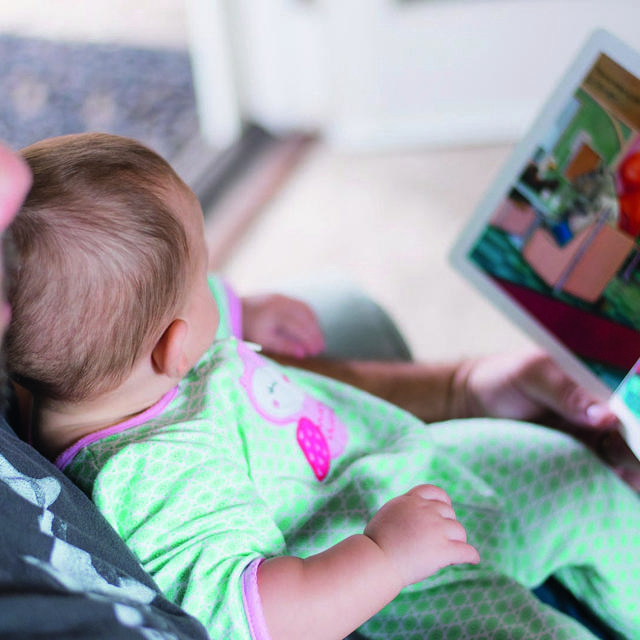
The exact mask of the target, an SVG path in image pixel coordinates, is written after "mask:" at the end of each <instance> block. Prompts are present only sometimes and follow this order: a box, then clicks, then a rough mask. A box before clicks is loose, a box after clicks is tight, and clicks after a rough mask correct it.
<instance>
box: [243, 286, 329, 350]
mask: <svg viewBox="0 0 640 640" xmlns="http://www.w3.org/2000/svg"><path fill="white" fill-rule="evenodd" d="M242 335H243V338H244V339H245V340H249V341H251V342H256V343H257V344H259V345H261V346H262V347H263V348H264V350H265V351H269V352H271V353H274V354H278V355H283V356H292V357H294V358H304V357H306V356H315V355H318V354H319V353H320V352H322V351H323V350H324V336H323V335H322V330H321V329H320V324H319V323H318V320H317V318H316V316H315V314H314V312H313V311H312V310H311V308H310V307H309V306H308V305H307V304H305V303H304V302H302V301H301V300H295V299H294V298H289V297H287V296H283V295H280V294H267V295H257V296H247V297H244V298H242Z"/></svg>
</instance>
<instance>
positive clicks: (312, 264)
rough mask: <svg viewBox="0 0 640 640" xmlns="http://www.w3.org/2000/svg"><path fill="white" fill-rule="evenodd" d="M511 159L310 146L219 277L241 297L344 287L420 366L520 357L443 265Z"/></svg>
mask: <svg viewBox="0 0 640 640" xmlns="http://www.w3.org/2000/svg"><path fill="white" fill-rule="evenodd" d="M509 151H510V147H509V146H498V147H489V148H470V149H450V150H446V149H445V150H432V151H415V152H402V153H385V154H349V153H341V152H339V151H336V150H332V149H329V148H327V147H326V146H323V145H322V144H316V145H315V146H313V147H312V148H311V149H310V150H309V151H308V152H307V153H306V154H305V155H304V156H303V158H302V160H301V161H300V162H299V163H298V164H297V166H296V167H295V169H294V170H293V172H292V173H291V175H290V176H289V177H288V178H287V179H286V180H285V181H284V185H283V186H282V187H281V188H280V189H279V190H278V192H277V193H276V194H275V197H273V198H272V199H271V200H270V202H268V204H267V205H266V206H264V207H263V208H262V209H261V210H260V211H259V215H257V216H256V217H255V218H254V219H253V221H252V223H251V225H250V227H249V228H248V230H246V231H245V233H244V234H243V235H242V237H241V238H240V239H239V240H238V239H237V236H236V238H235V239H236V240H237V242H234V244H233V247H231V248H230V247H229V246H227V247H226V251H225V253H226V256H225V257H224V258H223V259H221V260H219V261H218V264H217V265H216V266H217V267H218V268H220V269H221V270H222V271H223V273H225V274H226V275H227V276H228V277H229V279H230V280H231V281H232V283H233V284H235V286H236V288H237V289H238V290H239V291H240V292H241V293H248V292H252V291H266V290H273V289H276V288H277V287H278V285H279V284H280V283H283V282H287V283H288V282H290V281H297V280H301V279H302V280H304V279H317V278H319V277H320V278H323V277H336V274H337V276H338V277H346V278H350V279H351V280H353V281H355V282H357V283H359V284H360V285H361V286H362V287H363V288H364V289H365V290H367V291H368V292H369V293H370V294H371V295H373V296H374V297H375V298H376V299H377V300H378V301H379V302H381V303H382V304H383V305H384V306H385V307H386V308H387V310H388V311H389V312H390V313H391V315H392V316H393V317H394V318H395V320H396V321H397V322H398V324H399V325H400V327H401V328H402V330H403V331H404V333H405V334H406V336H407V337H408V340H409V342H410V345H411V347H412V348H413V350H414V353H415V355H416V356H417V357H421V358H429V359H447V358H450V357H456V356H459V355H472V354H479V353H486V352H493V351H497V350H508V349H513V348H517V347H520V346H523V345H526V344H528V340H527V339H526V338H525V337H524V336H523V335H522V333H521V332H520V331H519V330H518V329H517V328H515V327H514V326H513V325H512V324H511V322H510V321H509V320H507V319H505V318H504V317H503V316H502V315H501V314H500V313H499V312H497V311H496V310H495V309H494V308H493V307H492V306H491V305H490V304H489V303H487V302H486V301H485V300H484V299H483V298H482V297H481V296H480V295H479V294H478V293H476V292H475V290H473V289H472V288H471V287H470V285H468V284H467V283H466V282H465V281H463V280H462V278H461V277H460V276H459V275H458V274H457V273H455V272H453V270H452V269H451V267H450V266H449V264H448V262H447V254H448V251H449V249H450V247H451V245H452V243H453V241H454V239H455V237H456V235H457V233H458V232H459V230H460V228H461V227H462V225H463V224H464V223H465V221H466V220H467V219H468V217H469V215H470V214H471V212H472V211H473V208H474V206H475V204H476V203H477V201H478V199H479V198H480V197H481V195H482V194H483V192H484V191H485V189H486V188H487V186H488V185H489V183H490V181H491V179H492V178H493V176H494V175H495V174H496V173H497V171H498V169H499V168H500V166H501V165H502V163H503V161H504V160H505V159H506V157H507V155H508V153H509ZM249 192H250V189H249ZM254 213H255V211H254ZM213 235H214V236H215V232H213Z"/></svg>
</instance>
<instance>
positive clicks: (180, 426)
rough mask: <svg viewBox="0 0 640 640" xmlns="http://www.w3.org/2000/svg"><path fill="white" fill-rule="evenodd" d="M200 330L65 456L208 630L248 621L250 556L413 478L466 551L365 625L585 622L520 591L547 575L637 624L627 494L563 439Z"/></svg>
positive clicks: (639, 595) (476, 627)
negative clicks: (152, 392)
mask: <svg viewBox="0 0 640 640" xmlns="http://www.w3.org/2000/svg"><path fill="white" fill-rule="evenodd" d="M220 301H221V302H223V299H222V298H221V300H220ZM223 311H224V310H223ZM223 325H224V326H228V325H229V323H228V322H226V321H224V313H223ZM218 337H219V338H220V339H221V340H220V341H218V342H216V343H215V344H214V346H213V347H212V349H211V350H210V352H209V353H207V354H206V355H205V356H204V357H203V359H202V360H201V361H200V363H199V364H198V365H197V366H196V367H195V368H194V370H193V371H191V372H190V373H189V375H188V376H187V377H186V378H185V379H184V380H183V382H182V383H181V385H180V388H179V390H178V391H177V393H176V394H175V395H174V394H171V395H170V396H168V397H167V398H165V399H164V400H163V402H161V403H160V404H159V405H158V406H156V407H154V408H152V409H151V410H150V411H149V412H148V413H147V414H145V415H144V416H142V418H141V419H140V420H138V421H133V422H132V423H125V424H124V425H120V426H116V427H114V428H111V429H109V430H106V431H105V432H103V433H101V434H97V435H96V437H95V438H94V439H93V440H92V441H91V442H87V443H85V444H86V446H85V447H83V448H80V449H79V450H78V451H77V452H76V451H75V450H73V451H72V452H71V454H75V457H73V459H72V460H71V461H70V463H69V464H68V465H67V467H66V471H67V473H69V475H70V476H71V477H72V478H73V479H74V480H75V481H76V482H78V483H79V484H80V485H81V486H82V487H83V488H84V489H85V490H86V491H87V492H88V493H89V494H90V495H91V497H92V498H93V500H94V501H95V502H96V504H97V505H98V507H99V508H100V509H101V510H102V511H103V513H104V514H105V516H106V517H107V519H108V520H109V521H110V522H111V523H112V525H113V526H114V527H115V528H116V530H117V531H118V533H120V535H121V536H122V537H123V538H124V539H125V540H126V542H127V543H128V545H129V546H130V547H131V548H132V549H133V551H134V552H135V553H136V555H137V556H138V557H139V559H140V560H141V562H142V564H143V565H144V567H145V568H146V569H147V570H148V571H149V572H150V573H151V574H152V575H153V576H154V577H155V579H156V581H157V582H158V584H159V586H160V587H161V588H162V589H163V591H165V593H166V594H167V595H168V596H169V597H171V598H172V599H174V600H175V601H176V602H177V603H178V604H180V605H182V606H183V607H184V608H185V609H186V610H187V611H189V612H190V613H192V614H194V615H196V616H197V617H198V618H199V619H200V620H201V621H202V622H203V623H204V624H205V625H206V626H207V628H208V630H209V632H210V634H211V637H212V638H216V639H217V638H233V639H234V640H235V639H244V638H251V637H252V635H251V632H250V628H249V624H248V618H247V615H248V614H250V615H251V616H254V615H256V614H259V613H260V612H259V611H256V606H257V605H256V603H255V602H247V601H246V599H245V595H246V594H245V593H244V592H243V579H244V576H245V575H246V574H245V571H246V570H247V567H249V566H250V565H252V563H253V562H254V561H256V559H259V558H263V557H271V556H275V555H282V554H293V555H300V556H303V557H304V556H308V555H310V554H313V553H317V552H318V551H320V550H323V549H325V548H327V547H328V546H330V545H333V544H335V543H336V542H338V541H340V540H341V539H343V538H344V537H346V536H348V535H350V534H352V533H354V532H362V530H363V528H364V526H365V524H366V523H367V522H368V520H369V519H370V518H371V516H372V515H373V514H374V513H375V512H376V511H377V509H379V507H380V506H381V505H382V504H384V503H385V502H386V501H388V500H389V499H391V498H393V497H395V496H396V495H398V494H400V493H402V492H405V491H407V490H408V489H410V488H411V487H412V486H414V485H416V484H419V483H425V482H427V483H432V484H437V485H439V486H441V487H443V488H444V489H445V490H446V491H447V492H448V493H449V495H450V496H451V498H452V501H453V504H454V507H455V509H456V513H457V515H458V517H459V519H460V520H461V522H462V523H463V524H464V525H465V527H466V528H467V532H468V536H469V540H470V542H472V543H473V544H474V545H476V546H477V547H478V549H479V551H480V554H481V557H482V561H481V563H480V564H479V565H478V566H476V567H471V566H457V567H453V568H448V569H445V570H443V571H440V572H439V573H437V574H436V575H434V576H432V577H431V578H429V579H428V580H426V581H424V582H422V583H420V584H417V585H413V586H411V587H409V588H407V589H406V590H404V591H403V593H401V594H400V596H399V597H398V598H397V599H396V600H394V602H392V603H391V604H390V605H389V606H387V607H386V608H385V609H384V610H383V611H381V612H380V613H379V614H378V615H376V616H375V617H374V618H373V619H372V620H371V621H369V622H368V623H367V624H366V625H364V627H363V629H362V630H363V632H364V633H365V634H366V635H367V636H368V637H370V638H384V639H385V640H388V639H393V638H398V639H402V638H420V639H422V638H447V639H450V640H453V639H457V638H487V639H489V638H490V639H492V640H493V639H498V638H504V639H509V638H527V639H535V638H571V639H578V638H589V637H591V636H590V634H589V633H588V632H586V631H585V630H582V628H581V627H579V626H578V624H577V623H576V622H575V621H572V620H569V619H568V618H565V617H563V616H561V614H558V613H556V612H554V611H553V610H552V609H550V608H548V607H546V606H545V605H543V604H541V603H540V602H539V601H537V600H536V599H535V597H534V596H532V595H531V593H530V591H529V588H530V587H533V586H536V585H538V584H539V583H541V582H542V581H543V580H544V579H545V578H546V577H547V576H549V575H550V574H555V575H557V576H558V577H559V578H560V579H561V580H562V581H563V582H564V583H565V584H566V585H567V586H569V587H570V588H571V590H572V591H574V593H576V595H578V596H579V597H580V598H583V599H585V600H586V601H587V602H588V604H589V605H590V606H591V607H592V608H593V609H594V610H595V611H597V612H598V613H599V614H600V615H601V616H602V617H603V618H604V619H606V620H607V621H608V622H609V624H610V626H612V627H613V628H616V629H618V630H619V631H620V632H621V633H622V634H624V635H625V636H626V637H628V638H640V611H639V608H638V606H637V603H638V602H639V601H640V588H639V580H638V576H640V554H639V553H638V551H640V543H639V542H638V541H637V537H636V536H637V533H638V532H640V500H639V499H638V497H637V496H636V495H635V494H634V493H633V492H631V491H630V490H629V489H628V488H627V487H626V486H625V485H624V484H623V483H621V482H620V481H619V480H618V479H617V478H616V477H615V475H614V474H613V473H611V472H610V471H608V470H607V469H606V468H605V467H604V466H603V465H602V464H601V463H600V462H599V461H598V460H596V459H595V458H594V457H593V456H592V455H591V454H590V453H589V452H588V451H587V450H585V449H584V448H583V447H582V446H581V445H579V444H577V443H576V442H574V441H573V440H571V439H570V438H569V437H567V436H564V435H562V434H559V433H556V432H553V431H550V430H547V429H543V428H540V427H535V426H530V425H526V424H519V423H515V422H510V421H503V420H489V419H482V420H467V421H452V422H446V423H440V424H435V425H429V426H426V425H424V424H423V423H421V422H420V421H418V420H416V419H415V418H413V417H412V416H410V415H408V414H407V413H405V412H403V411H401V410H399V409H397V408H396V407H393V406H391V405H389V404H387V403H385V402H382V401H380V400H378V399H376V398H374V397H372V396H369V395H368V394H365V393H362V392H359V391H357V390H355V389H353V388H351V387H347V386H345V385H342V384H340V383H338V382H335V381H332V380H327V379H324V378H321V377H319V376H315V375H313V374H309V373H306V372H302V371H298V370H296V369H291V368H282V367H279V366H277V365H275V364H274V363H272V362H270V361H268V360H266V359H264V358H262V357H261V356H260V355H259V354H256V353H254V352H253V351H252V350H251V349H250V348H248V347H247V346H246V345H245V344H244V343H242V342H240V341H237V340H235V339H233V338H229V339H224V338H225V335H224V333H223V334H221V335H219V336H218ZM329 613H330V612H328V614H329ZM254 637H257V636H254Z"/></svg>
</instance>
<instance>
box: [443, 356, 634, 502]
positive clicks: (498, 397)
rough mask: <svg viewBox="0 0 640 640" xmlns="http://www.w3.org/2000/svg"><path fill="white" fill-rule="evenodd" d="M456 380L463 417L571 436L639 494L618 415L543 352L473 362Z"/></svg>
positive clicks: (632, 458)
mask: <svg viewBox="0 0 640 640" xmlns="http://www.w3.org/2000/svg"><path fill="white" fill-rule="evenodd" d="M456 379H457V381H456V385H455V386H456V390H457V394H458V400H457V402H458V405H457V406H458V411H459V412H462V413H463V414H466V415H468V416H482V415H484V416H493V417H497V418H514V419H517V420H531V421H533V422H537V423H539V424H547V425H549V426H552V427H555V428H557V429H560V430H562V431H565V432H567V433H571V434H572V435H573V436H575V437H576V438H578V439H579V440H581V441H582V442H584V444H586V445H587V446H588V447H590V448H591V449H593V450H594V451H595V452H596V453H597V454H598V455H599V456H600V457H601V458H602V459H603V460H604V461H605V462H606V463H608V464H609V465H611V466H612V467H613V469H614V471H615V472H616V473H617V474H618V475H619V476H620V477H621V478H622V479H623V480H624V481H625V482H627V484H629V485H630V486H631V487H633V488H634V489H635V490H637V491H640V461H639V460H638V458H637V457H636V456H635V455H634V454H633V452H632V451H631V449H630V448H629V447H628V445H627V444H626V442H625V441H624V439H623V437H622V436H621V434H620V431H619V427H620V423H619V421H618V418H617V417H616V415H615V414H614V413H613V412H612V411H611V410H610V409H609V407H608V406H607V404H606V402H603V401H601V400H599V399H597V398H595V397H594V396H593V395H591V394H590V393H588V392H587V391H586V390H585V389H583V388H582V387H580V386H579V385H578V384H576V383H575V382H574V381H573V380H572V379H571V378H570V377H569V376H568V375H567V374H566V373H564V371H563V370H562V369H560V367H559V366H558V365H557V364H555V362H554V361H553V360H551V358H550V357H549V356H548V355H546V354H545V353H543V352H542V351H537V350H535V351H529V352H526V353H521V354H505V355H498V356H489V357H485V358H481V359H478V360H473V361H470V362H468V363H466V364H463V365H462V366H461V367H460V368H459V370H458V372H457V374H456Z"/></svg>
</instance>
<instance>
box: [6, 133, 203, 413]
mask: <svg viewBox="0 0 640 640" xmlns="http://www.w3.org/2000/svg"><path fill="white" fill-rule="evenodd" d="M21 153H22V156H23V157H24V158H25V160H26V161H27V163H28V164H29V166H30V168H31V171H32V173H33V186H32V188H31V191H30V192H29V195H28V196H27V199H26V201H25V203H24V205H23V207H22V209H21V211H20V213H19V214H18V216H17V217H16V219H15V221H14V223H13V224H12V226H11V230H10V238H11V242H12V244H13V247H11V248H10V250H13V251H16V252H17V261H16V262H17V264H18V268H17V270H16V272H15V274H13V278H12V283H11V286H10V291H9V301H10V303H11V306H12V310H13V311H12V312H13V317H12V321H11V325H10V328H9V331H8V334H7V339H6V350H7V359H8V365H9V372H10V374H11V375H12V377H13V378H14V379H15V380H16V381H17V382H19V383H21V384H22V385H23V386H25V387H26V388H28V389H29V390H30V391H32V392H33V393H34V394H36V395H38V396H41V397H45V398H49V399H51V400H58V401H68V402H77V401H82V400H85V399H91V398H95V397H98V396H100V395H101V394H103V393H106V392H108V391H111V390H113V389H114V388H116V387H117V386H118V385H119V384H120V383H121V382H122V381H123V380H124V379H125V378H126V377H127V376H128V374H129V373H131V371H132V370H133V368H134V365H135V364H136V363H137V362H138V359H139V358H141V357H143V356H145V354H148V353H149V352H150V350H151V349H152V348H153V346H154V345H155V344H156V342H157V341H158V340H159V339H160V338H161V337H162V335H163V332H164V331H165V330H166V328H167V325H168V324H169V323H171V322H172V320H173V319H174V318H176V317H179V316H180V314H181V313H182V312H183V310H184V309H185V306H186V307H191V306H193V305H192V304H191V302H190V295H191V289H192V288H193V287H192V285H194V284H195V281H196V280H198V282H200V281H201V280H202V276H201V273H202V274H206V264H205V265H203V264H201V263H202V262H203V261H205V262H206V249H205V250H204V251H205V253H204V256H203V248H204V238H203V233H202V230H203V227H202V212H201V210H200V207H199V205H198V204H197V200H196V198H195V196H194V195H193V193H192V192H191V191H190V190H189V189H188V187H187V186H186V185H185V184H184V183H183V182H182V180H180V178H179V177H178V176H177V174H176V173H175V172H174V171H173V169H172V168H171V167H170V166H169V164H167V163H166V162H165V161H164V160H163V159H162V158H161V157H160V156H158V155H157V154H156V153H154V152H153V151H151V150H150V149H148V148H146V147H145V146H143V145H142V144H140V143H138V142H136V141H134V140H130V139H127V138H122V137H118V136H113V135H108V134H78V135H71V136H62V137H59V138H52V139H49V140H44V141H42V142H39V143H36V144H34V145H32V146H30V147H27V148H25V149H23V150H22V152H21ZM198 217H199V221H198ZM199 286H200V288H202V287H201V285H199ZM212 321H213V322H214V323H215V318H213V319H212Z"/></svg>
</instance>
